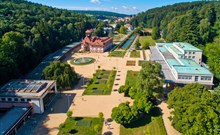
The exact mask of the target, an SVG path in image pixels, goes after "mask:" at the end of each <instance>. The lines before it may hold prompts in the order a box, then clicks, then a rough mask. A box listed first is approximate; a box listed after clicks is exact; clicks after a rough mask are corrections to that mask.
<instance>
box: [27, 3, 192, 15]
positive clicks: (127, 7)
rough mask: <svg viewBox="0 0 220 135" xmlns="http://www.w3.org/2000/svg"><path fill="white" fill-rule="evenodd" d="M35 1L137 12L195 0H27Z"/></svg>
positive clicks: (72, 6)
mask: <svg viewBox="0 0 220 135" xmlns="http://www.w3.org/2000/svg"><path fill="white" fill-rule="evenodd" d="M29 1H32V2H35V3H40V4H43V5H48V6H52V7H57V8H63V9H70V10H104V11H113V12H117V13H124V14H137V13H139V12H142V11H146V10H148V9H151V8H155V7H161V6H165V5H170V4H174V3H179V2H190V1H195V0H29Z"/></svg>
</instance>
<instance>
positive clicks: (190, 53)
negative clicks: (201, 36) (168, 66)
mask: <svg viewBox="0 0 220 135" xmlns="http://www.w3.org/2000/svg"><path fill="white" fill-rule="evenodd" d="M187 53H188V52H185V54H187ZM189 54H195V52H189Z"/></svg>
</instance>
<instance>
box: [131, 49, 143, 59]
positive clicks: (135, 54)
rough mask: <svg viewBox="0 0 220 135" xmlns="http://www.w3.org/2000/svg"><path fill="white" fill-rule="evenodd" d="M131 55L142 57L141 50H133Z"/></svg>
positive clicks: (132, 56)
mask: <svg viewBox="0 0 220 135" xmlns="http://www.w3.org/2000/svg"><path fill="white" fill-rule="evenodd" d="M130 57H131V58H140V57H141V54H140V52H139V51H132V52H131V53H130Z"/></svg>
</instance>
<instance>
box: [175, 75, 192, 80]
mask: <svg viewBox="0 0 220 135" xmlns="http://www.w3.org/2000/svg"><path fill="white" fill-rule="evenodd" d="M178 79H184V80H191V79H192V76H187V75H179V76H178Z"/></svg>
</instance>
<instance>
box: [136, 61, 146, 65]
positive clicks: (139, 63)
mask: <svg viewBox="0 0 220 135" xmlns="http://www.w3.org/2000/svg"><path fill="white" fill-rule="evenodd" d="M144 62H146V60H139V61H138V66H142V64H143V63H144Z"/></svg>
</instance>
